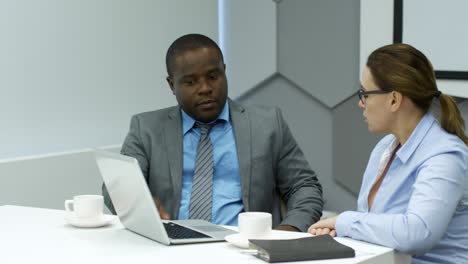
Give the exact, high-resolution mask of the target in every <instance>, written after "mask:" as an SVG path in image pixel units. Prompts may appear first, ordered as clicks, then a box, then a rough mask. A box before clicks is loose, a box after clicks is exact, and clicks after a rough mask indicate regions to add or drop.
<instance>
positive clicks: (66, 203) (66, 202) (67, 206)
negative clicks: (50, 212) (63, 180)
mask: <svg viewBox="0 0 468 264" xmlns="http://www.w3.org/2000/svg"><path fill="white" fill-rule="evenodd" d="M72 204H73V200H65V211H67V212H68V213H73V210H72V209H71V208H70V205H72Z"/></svg>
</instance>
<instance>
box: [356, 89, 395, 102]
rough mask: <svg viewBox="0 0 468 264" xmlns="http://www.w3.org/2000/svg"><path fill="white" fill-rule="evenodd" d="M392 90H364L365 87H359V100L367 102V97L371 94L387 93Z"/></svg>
mask: <svg viewBox="0 0 468 264" xmlns="http://www.w3.org/2000/svg"><path fill="white" fill-rule="evenodd" d="M391 92H392V91H382V90H373V91H364V90H363V89H359V91H358V93H357V95H358V97H359V100H361V102H362V103H363V104H365V103H366V98H367V97H368V96H369V94H387V93H391Z"/></svg>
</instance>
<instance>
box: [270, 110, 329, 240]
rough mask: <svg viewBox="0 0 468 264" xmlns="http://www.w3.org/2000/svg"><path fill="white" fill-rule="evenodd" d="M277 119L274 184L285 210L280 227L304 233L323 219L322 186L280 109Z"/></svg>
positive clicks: (277, 112)
mask: <svg viewBox="0 0 468 264" xmlns="http://www.w3.org/2000/svg"><path fill="white" fill-rule="evenodd" d="M276 115H277V120H278V126H279V131H280V137H279V139H280V140H279V146H278V148H279V151H278V153H279V156H278V163H277V177H276V180H277V186H278V189H279V192H280V194H281V198H282V200H283V201H285V202H286V204H287V209H288V211H287V214H286V216H285V217H284V219H283V221H282V222H281V225H291V226H294V227H296V228H298V229H299V230H301V231H304V232H305V231H307V228H308V227H309V226H310V225H311V224H313V223H315V222H317V221H318V220H319V219H320V217H321V215H322V209H323V199H322V186H321V185H320V183H319V181H318V179H317V176H316V174H315V172H314V171H313V170H312V169H311V168H310V166H309V164H308V162H307V161H306V159H305V157H304V154H303V153H302V150H301V149H300V148H299V146H298V145H297V142H296V140H295V139H294V137H293V135H292V134H291V131H290V130H289V127H288V125H287V124H286V122H285V121H284V119H283V116H282V114H281V111H280V110H279V109H277V111H276Z"/></svg>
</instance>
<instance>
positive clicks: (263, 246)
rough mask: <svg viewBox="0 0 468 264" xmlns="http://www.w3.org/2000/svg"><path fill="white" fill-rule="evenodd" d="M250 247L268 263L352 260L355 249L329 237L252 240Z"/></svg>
mask: <svg viewBox="0 0 468 264" xmlns="http://www.w3.org/2000/svg"><path fill="white" fill-rule="evenodd" d="M249 242H250V247H251V248H253V249H257V250H258V253H257V257H259V258H261V259H263V260H265V261H267V262H270V263H272V262H285V261H301V260H319V259H335V258H352V257H354V256H355V253H354V249H352V248H350V247H348V246H345V245H343V244H341V243H339V242H337V241H336V240H335V239H333V238H332V237H331V236H329V235H323V236H315V237H304V238H297V239H281V240H263V239H250V240H249Z"/></svg>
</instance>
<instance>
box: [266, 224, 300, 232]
mask: <svg viewBox="0 0 468 264" xmlns="http://www.w3.org/2000/svg"><path fill="white" fill-rule="evenodd" d="M273 229H275V230H282V231H291V232H300V231H301V230H299V229H297V228H295V227H294V226H290V225H279V226H277V227H275V228H273Z"/></svg>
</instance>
